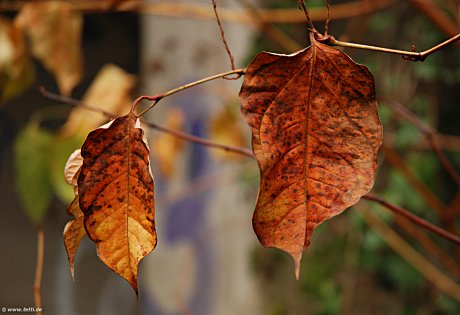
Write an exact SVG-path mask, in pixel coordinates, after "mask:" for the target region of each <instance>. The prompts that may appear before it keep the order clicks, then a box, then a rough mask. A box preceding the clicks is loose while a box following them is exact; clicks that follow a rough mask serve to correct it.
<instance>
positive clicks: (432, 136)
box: [389, 102, 460, 187]
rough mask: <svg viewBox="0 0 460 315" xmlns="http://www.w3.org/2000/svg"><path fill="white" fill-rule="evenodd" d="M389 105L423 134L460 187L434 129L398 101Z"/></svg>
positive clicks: (455, 173) (458, 177) (456, 174)
mask: <svg viewBox="0 0 460 315" xmlns="http://www.w3.org/2000/svg"><path fill="white" fill-rule="evenodd" d="M389 106H390V107H391V108H392V109H393V110H394V111H396V112H397V113H398V114H399V115H400V116H402V117H404V118H405V119H406V120H408V121H409V122H411V123H412V124H413V125H414V126H415V127H417V129H418V130H419V131H420V132H421V133H422V134H423V135H424V136H425V138H426V139H427V141H428V143H429V144H430V146H431V148H432V149H433V151H434V152H435V154H436V156H437V157H438V160H439V162H440V163H441V165H442V166H443V167H444V169H445V170H446V172H447V173H448V174H449V176H450V177H451V178H452V180H453V181H454V182H455V183H456V184H457V187H460V175H459V173H458V172H457V170H456V169H455V167H454V166H453V165H452V163H451V162H450V161H449V159H448V158H447V156H446V154H445V153H444V151H443V150H442V148H441V146H440V144H439V142H438V141H437V136H436V131H435V130H433V128H431V127H430V126H428V125H427V124H426V123H425V122H423V121H422V120H421V119H420V118H419V117H418V116H417V115H415V114H414V113H412V112H411V111H410V110H408V109H407V108H406V107H404V106H403V105H402V104H400V103H398V102H390V103H389Z"/></svg>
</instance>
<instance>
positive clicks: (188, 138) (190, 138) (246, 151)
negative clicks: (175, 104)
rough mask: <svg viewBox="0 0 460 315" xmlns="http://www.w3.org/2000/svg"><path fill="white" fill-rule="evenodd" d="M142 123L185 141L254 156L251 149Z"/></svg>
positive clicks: (149, 123)
mask: <svg viewBox="0 0 460 315" xmlns="http://www.w3.org/2000/svg"><path fill="white" fill-rule="evenodd" d="M143 124H144V125H146V126H149V127H150V128H153V129H156V130H158V131H162V132H165V133H167V134H170V135H172V136H174V137H178V138H181V139H183V140H186V141H190V142H194V143H197V144H201V145H204V146H207V147H210V148H216V149H221V150H224V151H227V152H233V153H237V154H241V155H244V156H247V157H250V158H254V154H253V153H252V151H251V150H250V149H246V148H242V147H235V146H230V145H226V144H221V143H217V142H214V141H211V140H208V139H206V138H201V137H197V136H194V135H191V134H189V133H185V132H181V131H177V130H173V129H170V128H166V127H163V126H159V125H157V124H154V123H151V122H145V121H143Z"/></svg>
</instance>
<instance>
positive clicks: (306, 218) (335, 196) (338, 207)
mask: <svg viewBox="0 0 460 315" xmlns="http://www.w3.org/2000/svg"><path fill="white" fill-rule="evenodd" d="M310 40H311V46H310V47H308V48H306V49H304V50H301V51H299V52H297V53H294V54H292V55H278V54H272V53H266V52H263V53H260V54H259V55H258V56H257V57H256V58H255V59H254V60H253V61H252V62H251V64H250V65H249V67H248V69H247V72H246V76H245V79H244V83H243V86H242V88H241V92H240V99H241V103H242V114H243V116H244V118H245V119H246V121H247V122H248V124H249V125H250V127H251V128H252V148H253V151H254V154H255V156H256V158H257V162H258V164H259V168H260V172H261V179H260V191H259V197H258V200H257V205H256V209H255V212H254V217H253V226H254V230H255V232H256V234H257V236H258V238H259V240H260V242H261V243H262V245H264V246H265V247H276V248H280V249H282V250H284V251H286V252H288V253H289V254H291V256H292V257H293V258H294V261H295V264H296V276H297V277H298V276H299V272H300V261H301V258H302V254H303V252H304V251H305V250H306V248H307V247H308V245H309V243H310V241H309V238H310V236H311V234H312V232H313V230H314V228H315V227H316V226H317V225H318V224H320V223H321V222H323V221H325V220H327V219H329V218H331V217H334V216H336V215H338V214H339V213H341V212H342V211H344V210H345V209H346V208H348V207H350V206H351V205H353V204H355V203H357V202H358V200H359V199H360V197H361V196H362V195H364V194H366V193H367V192H368V191H369V190H370V189H371V187H372V186H373V183H374V173H375V169H376V167H377V151H378V149H379V147H380V145H381V143H382V126H381V123H380V120H379V118H378V113H377V103H376V100H375V93H374V81H373V78H372V75H371V74H370V72H369V71H368V70H367V68H366V67H365V66H362V65H358V64H356V63H354V62H353V61H352V60H351V59H350V58H349V57H348V56H347V55H345V54H344V53H342V52H340V51H338V50H336V49H333V48H331V47H329V46H326V45H324V44H321V43H319V42H317V41H316V40H315V39H314V37H313V36H312V35H311V36H310Z"/></svg>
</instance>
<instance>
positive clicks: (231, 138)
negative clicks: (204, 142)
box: [209, 102, 247, 160]
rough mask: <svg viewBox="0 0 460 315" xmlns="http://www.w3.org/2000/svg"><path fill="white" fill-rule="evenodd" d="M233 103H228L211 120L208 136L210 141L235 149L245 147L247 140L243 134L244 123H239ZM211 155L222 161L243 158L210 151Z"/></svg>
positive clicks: (238, 155) (218, 151)
mask: <svg viewBox="0 0 460 315" xmlns="http://www.w3.org/2000/svg"><path fill="white" fill-rule="evenodd" d="M235 105H236V104H234V102H228V103H227V104H226V105H225V106H224V107H223V108H222V109H221V110H220V112H219V113H217V115H216V116H215V117H214V118H213V119H212V120H211V125H210V128H209V136H210V139H211V140H212V141H215V142H217V143H222V144H227V145H231V146H235V147H246V146H247V139H246V135H245V133H244V129H243V127H244V123H243V122H242V121H241V118H240V114H239V107H238V106H235ZM211 154H212V155H213V156H215V157H216V158H218V159H223V160H241V159H243V156H241V155H240V154H234V153H231V152H225V151H223V150H212V151H211Z"/></svg>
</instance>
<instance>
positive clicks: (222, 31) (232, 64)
mask: <svg viewBox="0 0 460 315" xmlns="http://www.w3.org/2000/svg"><path fill="white" fill-rule="evenodd" d="M212 8H213V9H214V14H215V16H216V21H217V25H218V26H219V30H220V38H221V39H222V43H223V44H224V46H225V51H226V52H227V55H228V58H229V59H230V66H231V68H232V70H235V69H236V67H235V58H234V57H233V55H232V52H231V51H230V47H228V43H227V40H226V39H225V32H224V27H223V26H222V23H221V21H220V18H219V14H218V13H217V0H212ZM240 77H241V74H238V75H237V76H236V77H235V78H232V80H237V79H239V78H240ZM224 78H226V77H224Z"/></svg>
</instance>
